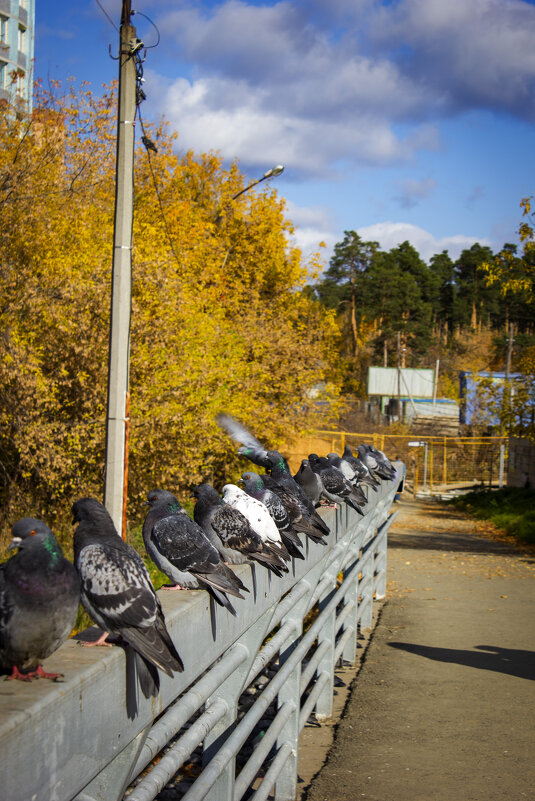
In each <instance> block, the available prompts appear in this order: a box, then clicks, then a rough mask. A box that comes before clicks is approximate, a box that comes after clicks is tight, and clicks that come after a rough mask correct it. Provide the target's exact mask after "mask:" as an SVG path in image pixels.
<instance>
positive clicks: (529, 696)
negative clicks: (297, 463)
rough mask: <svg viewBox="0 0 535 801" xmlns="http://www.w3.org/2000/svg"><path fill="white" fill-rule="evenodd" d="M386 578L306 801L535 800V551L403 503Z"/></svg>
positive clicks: (451, 514)
mask: <svg viewBox="0 0 535 801" xmlns="http://www.w3.org/2000/svg"><path fill="white" fill-rule="evenodd" d="M398 508H399V510H400V513H399V516H398V519H397V520H396V522H395V523H394V525H393V527H392V529H391V532H390V534H389V568H388V574H389V588H388V600H387V602H386V603H385V605H384V607H383V610H382V613H381V617H380V620H379V623H378V625H377V627H376V629H375V632H374V634H373V637H372V639H371V643H370V645H369V647H368V650H367V653H366V657H365V661H364V665H363V667H362V668H361V670H360V672H359V674H358V675H357V677H356V679H355V680H354V682H353V686H352V692H351V695H350V697H349V700H348V702H347V705H346V708H345V710H344V714H343V716H342V718H341V721H340V723H339V725H338V726H337V729H336V735H335V740H334V744H333V746H332V748H331V751H330V753H329V756H328V759H327V761H326V763H325V764H324V766H323V767H322V768H321V770H320V771H319V773H318V774H317V776H316V777H315V779H313V781H312V783H311V784H310V786H309V787H308V788H307V789H306V791H305V793H304V794H303V796H302V797H303V798H305V799H307V801H356V800H357V799H359V801H360V799H368V801H506V800H507V801H516V799H530V800H531V801H533V799H535V759H534V758H533V745H534V742H535V740H534V717H535V716H534V709H535V704H534V702H535V682H534V681H533V680H534V679H535V583H534V581H533V579H534V577H535V551H534V550H532V551H520V550H518V549H516V548H515V547H514V545H513V544H512V543H511V542H507V541H503V538H499V536H498V535H497V534H496V532H495V530H494V529H493V528H492V527H491V526H488V525H485V524H481V523H476V522H474V521H471V520H470V519H469V518H468V517H467V516H466V515H464V514H462V513H457V512H455V511H452V510H451V508H450V507H447V506H439V505H437V504H435V503H433V502H418V503H415V502H413V501H410V500H406V496H405V498H404V499H403V500H402V501H401V502H400V503H399V505H398Z"/></svg>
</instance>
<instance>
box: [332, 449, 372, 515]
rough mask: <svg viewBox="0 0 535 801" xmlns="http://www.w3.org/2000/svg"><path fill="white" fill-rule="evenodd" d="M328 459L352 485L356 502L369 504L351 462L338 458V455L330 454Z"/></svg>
mask: <svg viewBox="0 0 535 801" xmlns="http://www.w3.org/2000/svg"><path fill="white" fill-rule="evenodd" d="M327 459H328V461H329V462H330V463H331V464H332V466H333V467H336V468H337V469H338V470H340V472H341V473H342V474H343V475H344V477H345V478H347V480H348V481H349V483H350V484H351V485H352V487H353V492H354V493H355V498H356V500H357V501H358V502H359V503H367V501H368V499H367V497H366V495H365V494H364V492H363V490H362V488H361V486H360V483H359V479H358V476H357V474H356V472H355V470H354V469H353V468H352V467H351V465H350V464H349V462H346V460H345V459H342V458H341V457H340V456H338V454H337V453H328V454H327Z"/></svg>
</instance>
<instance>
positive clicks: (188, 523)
mask: <svg viewBox="0 0 535 801" xmlns="http://www.w3.org/2000/svg"><path fill="white" fill-rule="evenodd" d="M147 502H148V504H149V506H150V509H149V511H148V513H147V516H146V518H145V522H144V523H143V542H144V543H145V548H146V549H147V553H148V555H149V556H150V558H151V559H152V560H153V562H154V563H155V564H156V565H157V566H158V567H159V568H160V570H161V571H162V573H165V575H166V576H168V577H169V578H170V579H171V581H173V582H174V583H175V587H176V589H181V588H182V589H193V590H198V589H203V590H208V592H209V593H210V595H211V596H212V597H213V598H214V600H215V601H216V602H217V603H218V604H219V605H220V606H224V607H225V608H226V609H228V611H229V612H230V613H231V614H233V615H236V610H235V609H234V607H233V606H232V604H231V602H230V600H229V599H228V597H227V593H229V594H230V595H234V596H235V597H236V598H243V597H244V596H243V595H242V594H241V590H244V591H245V592H248V589H247V587H246V586H245V585H244V584H243V582H242V581H241V580H240V579H239V578H238V576H237V575H236V574H235V573H233V571H232V570H231V569H230V568H229V567H227V566H226V565H225V564H224V562H222V561H221V558H220V556H219V553H218V552H217V550H216V548H214V546H213V545H212V543H211V542H210V541H209V539H208V538H207V536H206V534H205V533H204V531H203V530H202V528H201V527H200V526H199V525H198V524H197V523H196V522H195V521H194V520H192V519H191V517H189V515H188V514H187V513H186V511H185V510H184V509H183V507H182V505H181V504H180V501H179V500H178V498H176V497H175V496H174V495H173V494H172V493H171V492H168V491H167V490H160V489H155V490H151V491H150V492H149V494H148V496H147Z"/></svg>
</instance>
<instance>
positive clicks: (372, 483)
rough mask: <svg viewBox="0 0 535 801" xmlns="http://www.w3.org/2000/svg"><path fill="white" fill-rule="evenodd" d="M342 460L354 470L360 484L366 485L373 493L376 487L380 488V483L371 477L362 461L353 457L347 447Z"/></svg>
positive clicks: (347, 446)
mask: <svg viewBox="0 0 535 801" xmlns="http://www.w3.org/2000/svg"><path fill="white" fill-rule="evenodd" d="M342 455H343V458H344V460H345V461H346V462H348V463H349V464H350V465H351V467H353V469H354V470H355V473H356V475H357V476H358V479H359V481H360V483H361V484H367V485H368V486H369V487H371V488H372V489H373V490H374V491H375V492H377V487H379V486H380V484H381V482H380V481H378V480H377V479H376V478H375V476H373V475H372V474H371V473H370V471H369V470H368V468H367V467H366V465H365V464H364V462H363V461H362V459H361V458H360V457H358V456H353V453H352V451H351V448H350V447H349V445H346V446H345V448H344V452H343V454H342Z"/></svg>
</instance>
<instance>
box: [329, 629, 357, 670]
mask: <svg viewBox="0 0 535 801" xmlns="http://www.w3.org/2000/svg"><path fill="white" fill-rule="evenodd" d="M354 633H355V629H354V627H353V626H348V627H347V629H346V630H345V631H344V633H343V634H342V636H341V637H340V639H339V640H338V642H337V643H336V648H335V649H334V664H335V665H336V663H337V662H338V660H339V659H340V654H341V653H342V652H343V650H344V648H345V646H346V642H347V641H348V640H349V638H350V637H351V636H352V635H353V634H354Z"/></svg>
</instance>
